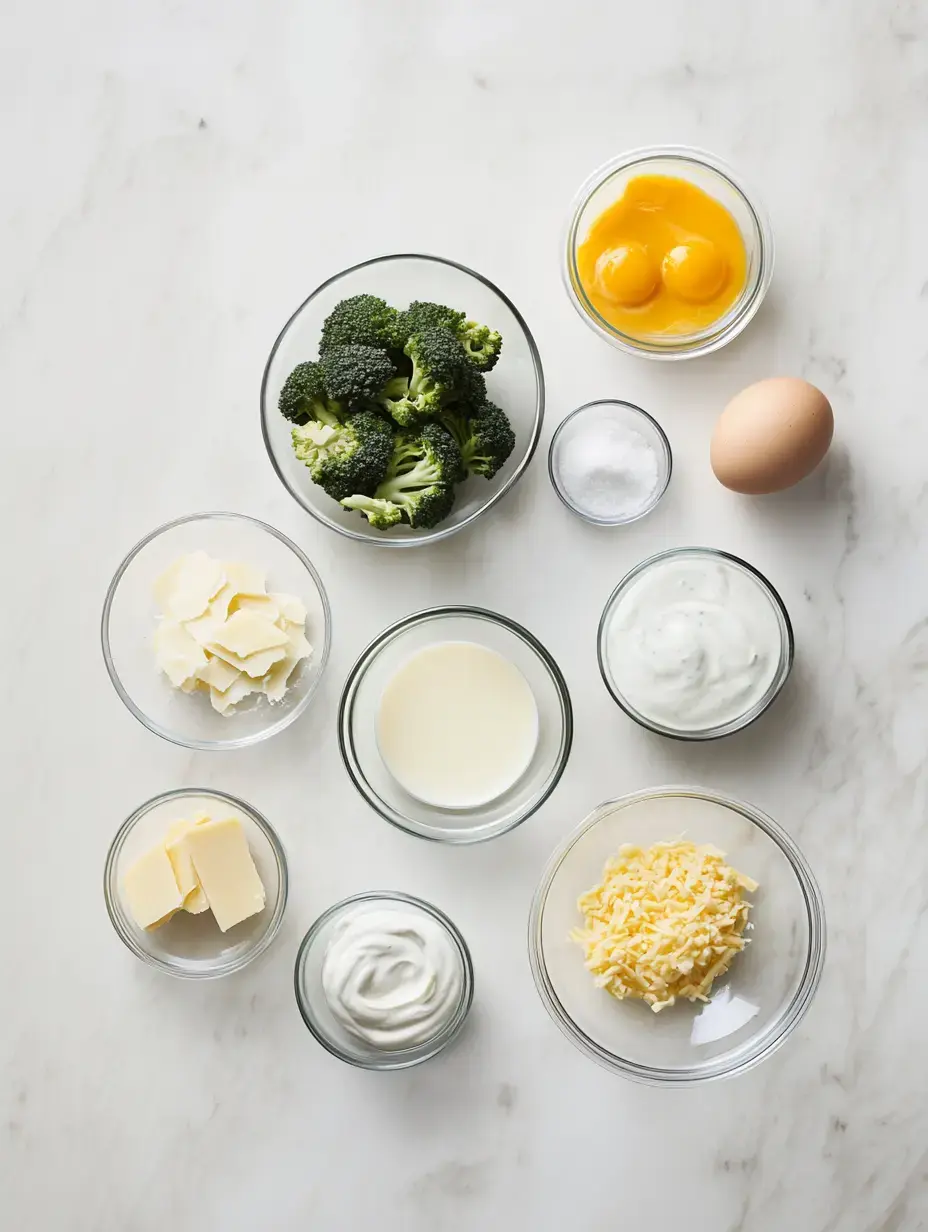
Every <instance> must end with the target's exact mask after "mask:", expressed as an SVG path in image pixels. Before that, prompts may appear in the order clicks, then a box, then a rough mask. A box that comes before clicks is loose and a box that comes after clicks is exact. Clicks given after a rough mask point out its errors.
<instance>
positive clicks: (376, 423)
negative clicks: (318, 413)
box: [291, 411, 393, 500]
mask: <svg viewBox="0 0 928 1232" xmlns="http://www.w3.org/2000/svg"><path fill="white" fill-rule="evenodd" d="M291 437H292V440H293V451H294V453H295V454H296V456H297V458H298V459H299V460H300V461H301V462H305V463H306V465H307V467H308V468H309V473H310V475H311V476H312V478H313V481H314V482H315V483H318V484H319V486H320V487H321V488H323V489H324V490H325V491H326V492H327V493H328V494H329V496H331V497H332V499H333V500H342V499H343V498H344V497H346V496H353V495H355V494H356V493H365V492H373V491H374V490H375V488H376V487H377V486H378V484H380V483H381V481H382V480H383V479H384V478H385V477H386V475H387V471H388V468H389V466H390V462H391V459H392V457H393V431H392V429H391V428H390V425H389V424H388V423H387V422H386V421H385V420H383V419H381V418H380V416H379V415H375V414H373V412H371V411H358V412H357V414H354V415H349V416H348V418H347V419H346V420H345V421H344V423H338V422H336V423H335V424H329V423H322V422H320V421H318V420H311V421H310V422H309V423H307V424H304V425H302V426H299V425H298V426H296V427H294V428H293V430H292V432H291Z"/></svg>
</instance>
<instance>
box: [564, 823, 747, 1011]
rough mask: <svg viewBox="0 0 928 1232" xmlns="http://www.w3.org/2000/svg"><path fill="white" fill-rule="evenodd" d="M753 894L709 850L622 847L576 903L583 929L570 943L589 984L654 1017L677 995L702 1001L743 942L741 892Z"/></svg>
mask: <svg viewBox="0 0 928 1232" xmlns="http://www.w3.org/2000/svg"><path fill="white" fill-rule="evenodd" d="M756 889H757V882H756V881H753V880H752V879H751V878H750V877H747V876H745V875H744V874H743V873H739V872H737V871H736V870H735V869H733V868H731V867H730V866H729V865H728V864H726V863H725V856H724V853H723V852H721V851H718V850H717V849H716V848H715V847H710V846H702V847H699V846H697V845H696V844H695V843H690V842H684V841H682V840H680V841H675V842H667V843H655V844H654V846H653V847H649V848H647V849H646V850H645V849H643V848H641V847H634V846H630V845H625V846H623V847H622V848H621V849H620V850H619V854H618V855H617V856H615V857H614V858H613V859H611V860H609V861H608V862H607V864H606V867H605V869H604V870H603V878H602V882H601V883H600V884H599V885H597V886H594V887H593V888H592V889H591V890H588V891H587V892H586V893H585V894H583V895H581V897H580V899H579V900H578V902H577V907H578V909H579V911H580V913H581V914H582V915H583V917H584V927H583V928H575V929H573V930H572V932H571V934H570V936H571V940H573V941H576V942H578V943H579V944H580V945H581V946H582V947H583V951H584V955H585V963H586V967H587V969H588V970H589V971H591V972H592V974H593V976H594V979H595V981H596V984H597V986H598V987H600V988H604V989H605V990H606V991H607V992H608V993H610V994H611V995H612V996H613V997H617V998H618V999H619V1000H620V1001H621V1000H624V999H625V998H626V997H635V998H638V999H640V1000H642V1001H645V1002H646V1003H647V1004H648V1005H649V1006H650V1007H651V1009H652V1010H653V1011H654V1012H655V1013H658V1012H659V1011H660V1010H662V1009H665V1008H666V1007H667V1006H669V1005H673V1004H674V1002H675V1001H676V1000H677V998H678V997H682V998H684V999H685V1000H687V1001H708V999H709V992H710V990H711V988H712V983H713V981H714V980H716V979H717V978H718V977H719V976H720V975H723V974H724V973H725V972H726V971H727V970H728V968H729V966H730V965H731V963H732V960H733V959H734V958H735V956H736V955H737V954H740V953H741V951H742V950H743V949H744V947H745V946H746V945H747V944H748V941H747V939H746V938H745V937H744V936H743V933H744V929H745V926H746V924H747V922H748V913H749V912H750V910H751V903H749V902H748V901H747V900H746V899H745V898H744V892H745V891H747V892H748V893H752V892H753V891H754V890H756Z"/></svg>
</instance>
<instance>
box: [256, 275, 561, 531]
mask: <svg viewBox="0 0 928 1232" xmlns="http://www.w3.org/2000/svg"><path fill="white" fill-rule="evenodd" d="M413 286H415V287H417V288H421V290H422V293H423V295H424V294H426V293H428V294H430V295H432V296H433V297H434V298H429V299H426V298H413V297H412V296H411V295H410V293H409V290H411V288H412V287H413ZM407 288H409V289H407ZM349 291H350V292H351V293H343V292H349ZM465 302H466V303H467V304H468V306H469V307H471V306H472V305H473V307H474V313H473V315H471V314H470V313H468V312H464V311H463V310H461V309H460V308H457V307H450V306H448V304H449V303H451V304H454V303H457V304H460V303H465ZM403 305H405V306H403ZM477 309H479V310H480V311H481V312H485V318H484V319H485V320H487V321H489V322H492V323H491V324H484V323H483V322H482V320H479V319H478V318H477ZM497 326H498V328H497ZM504 334H505V337H506V344H505V346H504V345H503V337H504ZM488 382H489V383H488ZM543 405H544V384H543V377H542V373H541V364H540V361H539V358H538V353H537V349H536V348H535V345H534V342H533V340H532V338H531V335H530V334H529V332H528V329H527V327H526V326H525V323H524V322H523V321H522V318H521V317H520V316H519V314H518V312H517V311H516V309H515V308H514V306H513V305H512V304H511V303H510V302H509V301H508V300H506V299H505V297H504V296H502V294H501V293H500V292H499V291H497V290H496V288H494V287H492V286H491V285H490V284H488V283H487V282H486V281H485V280H484V279H482V278H480V276H479V275H477V274H474V273H472V272H471V271H469V270H465V269H464V268H463V267H460V266H456V265H454V264H453V263H451V262H446V261H442V260H440V259H438V258H433V257H409V256H402V257H386V258H380V259H378V260H376V261H372V262H367V263H365V264H364V265H363V266H358V267H355V268H354V269H352V270H348V271H345V273H344V274H342V275H339V276H338V277H337V278H336V279H333V280H331V281H330V282H329V283H326V284H324V285H323V286H322V287H320V288H319V290H318V291H317V292H315V293H314V295H313V296H311V297H310V298H309V300H307V301H306V303H305V304H304V305H303V306H302V307H301V308H300V309H299V310H298V312H297V313H296V314H294V317H293V318H291V320H290V322H288V324H287V326H286V327H285V329H284V330H283V332H282V333H281V335H280V337H279V338H278V340H277V343H276V344H275V347H274V350H273V351H272V353H271V357H270V359H269V361H268V366H267V370H266V372H265V379H264V384H263V387H262V414H263V421H264V424H263V426H264V435H265V441H266V443H267V445H268V449H269V452H270V455H271V459H272V461H273V463H274V465H275V469H276V470H277V472H278V474H279V475H280V477H281V479H282V480H283V482H284V483H285V485H286V486H287V488H288V489H289V490H290V492H291V493H292V494H293V495H294V496H295V497H296V499H297V500H298V501H299V502H300V503H301V504H302V505H303V506H304V508H306V509H308V510H309V512H310V513H312V514H313V515H314V516H315V517H317V518H319V520H321V521H323V522H326V523H327V524H328V525H330V526H333V527H334V528H335V529H337V530H339V531H342V533H345V534H348V535H350V536H351V537H353V538H364V539H376V540H379V541H392V542H399V543H401V544H410V543H416V542H421V541H422V539H425V538H430V539H434V538H438V537H443V536H444V535H446V534H450V533H452V532H453V531H454V530H457V529H460V527H461V526H463V525H466V524H467V523H469V522H470V521H472V520H473V519H474V518H475V517H477V516H478V515H479V514H480V513H482V512H483V511H484V510H485V509H486V508H489V507H490V506H491V505H492V504H495V503H496V501H497V500H498V499H499V497H500V496H502V494H503V493H504V492H505V491H506V490H508V488H509V487H511V486H512V484H513V483H515V482H516V480H517V479H518V478H519V476H520V475H521V473H522V472H523V470H524V469H525V467H526V466H527V464H528V461H529V459H530V458H531V456H532V453H533V451H534V448H535V445H536V444H537V440H538V436H539V434H540V430H541V420H542V415H543ZM504 408H506V409H504ZM488 481H493V482H488Z"/></svg>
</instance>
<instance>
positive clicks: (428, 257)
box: [260, 252, 545, 548]
mask: <svg viewBox="0 0 928 1232" xmlns="http://www.w3.org/2000/svg"><path fill="white" fill-rule="evenodd" d="M388 261H431V262H434V263H435V264H436V265H445V266H448V267H449V268H451V269H455V270H457V271H458V272H459V273H462V274H467V275H468V276H469V277H471V278H474V279H476V281H477V282H480V283H482V284H483V285H484V286H485V287H486V288H487V289H488V290H489V291H491V292H492V293H493V294H494V295H495V296H496V297H497V298H498V299H500V300H501V301H502V302H503V303H504V304H505V305H506V307H507V308H508V309H509V311H510V312H511V313H512V315H513V316H514V317H515V319H516V321H517V322H518V324H519V327H520V329H521V330H522V333H523V336H524V338H525V341H526V344H527V345H528V349H529V354H530V356H531V360H532V369H533V371H534V373H535V389H536V393H535V415H534V422H533V424H532V431H531V438H530V440H529V443H528V448H527V449H526V451H525V454H524V455H523V457H522V459H521V460H520V462H519V464H518V466H517V467H516V469H515V470H514V471H513V473H512V474H511V475H510V476H509V478H508V479H507V480H506V482H505V483H504V484H502V485H501V486H500V487H499V488H498V489H497V490H496V491H495V492H491V493H490V494H489V496H488V498H487V500H486V502H485V503H484V504H481V505H480V506H479V508H477V509H475V510H474V512H473V513H471V514H468V516H467V517H466V518H464V519H463V520H462V521H460V522H458V523H456V524H455V525H454V526H442V525H441V524H439V525H438V526H437V527H435V528H434V529H433V530H431V531H429V532H428V533H426V534H424V535H420V536H419V537H417V538H415V539H395V538H391V537H390V536H389V535H382V536H380V537H379V538H374V537H373V536H372V535H365V534H362V533H361V532H360V531H355V530H352V529H351V527H350V526H342V525H341V524H340V523H338V522H335V521H334V520H331V519H329V518H327V517H326V516H325V514H323V513H320V512H319V510H317V509H314V508H312V507H311V506H310V505H309V504H307V502H306V501H304V500H303V498H302V496H301V495H300V493H299V492H298V491H297V489H296V488H295V487H294V486H293V485H291V483H290V481H289V479H288V478H287V476H286V475H285V474H284V473H283V470H282V468H281V467H280V466H279V465H278V462H277V458H276V456H275V453H274V448H273V446H272V444H271V437H270V431H269V428H268V421H269V419H270V416H271V414H272V408H270V406H269V405H268V398H267V388H268V382H269V379H270V372H271V364H272V363H273V362H274V358H275V356H276V355H277V352H278V350H279V349H280V345H281V343H282V342H283V340H284V336H285V335H286V334H287V332H288V331H289V329H290V326H291V325H292V324H293V323H294V321H295V320H296V319H297V317H299V316H300V314H301V313H302V312H303V310H304V309H305V308H306V307H308V305H309V304H310V303H311V302H312V301H313V300H314V299H315V298H316V297H317V296H318V295H321V294H322V292H323V291H325V290H327V289H328V288H329V287H330V286H332V285H333V284H334V283H336V282H338V281H340V280H341V279H342V278H345V277H346V276H347V275H349V274H354V273H356V272H357V271H358V270H362V269H366V268H367V267H368V266H372V265H382V264H384V263H386V262H388ZM260 403H261V436H262V439H263V440H264V448H265V450H266V452H267V456H268V458H269V460H270V463H271V466H272V467H273V468H274V473H275V474H276V475H277V478H278V479H279V480H280V482H281V483H282V484H283V486H284V487H285V488H286V490H287V491H288V492H289V493H290V495H291V496H292V497H293V499H294V500H295V501H296V503H297V504H298V505H299V506H300V508H301V509H303V510H304V511H305V512H306V513H308V514H309V515H310V517H312V518H314V519H315V520H316V521H317V522H319V523H321V525H323V526H327V527H328V528H329V529H330V530H334V531H336V532H337V533H338V534H340V535H344V536H345V538H346V539H354V540H356V541H357V542H359V543H369V544H372V545H373V546H375V547H387V548H416V547H421V546H422V544H426V543H438V542H440V541H441V540H442V539H448V538H450V537H451V536H452V535H455V534H457V532H458V531H460V530H463V529H464V528H465V527H466V526H470V525H471V524H472V523H473V522H475V521H476V520H477V518H479V517H480V516H481V515H482V514H484V513H486V512H487V511H488V510H490V509H492V508H493V506H494V505H496V504H497V502H499V501H500V500H502V498H503V497H504V496H505V495H506V493H507V492H509V491H510V490H511V489H512V488H513V487H514V486H515V485H516V483H517V482H518V481H519V480H520V479H521V478H522V476H523V475H524V474H525V472H526V470H527V469H528V466H529V463H530V462H531V460H532V458H533V457H534V456H535V450H536V449H537V448H538V442H539V440H540V439H541V430H542V426H543V424H544V417H545V377H544V370H543V368H542V364H541V354H540V352H539V350H538V345H537V343H536V342H535V337H534V335H533V334H532V331H531V330H530V329H529V327H528V323H527V322H526V320H525V318H524V317H523V316H522V313H521V312H520V311H519V309H518V308H517V307H516V306H515V304H514V303H513V302H512V300H511V299H510V298H509V296H508V295H506V294H505V292H504V291H501V290H500V289H499V287H498V286H497V285H496V284H495V283H494V282H492V281H491V280H490V279H489V278H487V277H485V276H484V275H483V274H480V273H478V272H477V271H476V270H474V269H471V268H470V267H469V266H467V265H463V264H461V263H460V262H459V261H453V260H451V258H450V257H439V256H436V255H435V254H434V253H428V252H389V253H382V254H381V255H380V256H377V257H368V258H367V260H365V261H358V262H356V263H355V264H354V265H348V266H346V267H345V268H344V269H342V270H339V271H338V272H337V273H335V274H332V275H331V276H330V277H328V278H326V279H325V281H324V282H321V283H319V285H318V286H317V287H316V288H315V289H314V290H313V291H312V292H311V293H310V294H309V295H308V296H307V297H306V299H304V300H303V302H302V303H301V304H300V305H299V307H297V308H296V309H295V310H294V311H293V312H292V313H291V314H290V316H289V317H288V318H287V321H286V322H285V324H284V326H283V328H282V329H281V330H280V332H279V333H278V335H277V337H276V339H275V340H274V345H273V346H272V347H271V351H270V354H269V355H268V357H267V360H266V362H265V365H264V375H263V376H262V378H261V397H260ZM274 409H275V410H276V408H274Z"/></svg>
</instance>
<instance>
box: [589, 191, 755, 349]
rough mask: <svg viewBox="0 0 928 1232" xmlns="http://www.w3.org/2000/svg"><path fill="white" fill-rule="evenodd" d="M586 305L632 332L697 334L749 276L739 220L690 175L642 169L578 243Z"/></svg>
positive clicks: (721, 313)
mask: <svg viewBox="0 0 928 1232" xmlns="http://www.w3.org/2000/svg"><path fill="white" fill-rule="evenodd" d="M577 272H578V275H579V278H580V283H581V286H582V288H583V291H584V293H585V295H586V297H587V300H588V301H589V304H590V305H591V306H592V308H593V309H594V310H595V312H597V313H598V314H599V315H600V316H601V317H602V318H603V319H604V320H605V321H607V322H608V323H609V324H610V325H612V326H613V327H615V328H616V329H618V330H621V331H622V333H626V334H628V335H630V336H631V337H647V336H649V335H650V336H653V335H664V336H670V337H674V336H678V335H685V334H693V333H698V332H700V331H701V330H703V329H707V328H709V327H710V326H711V325H713V324H714V323H715V322H716V321H718V320H719V319H720V318H721V317H723V316H724V315H725V313H726V312H728V310H729V309H730V308H731V306H732V305H733V304H734V303H735V301H736V300H737V299H738V296H739V295H740V294H741V292H742V290H743V288H744V284H745V281H746V278H747V252H746V249H745V245H744V238H743V236H742V234H741V230H740V228H739V227H738V224H737V222H736V221H735V219H734V218H733V217H732V215H731V213H730V212H729V211H728V210H727V209H726V208H725V206H724V205H722V204H721V202H719V201H717V200H716V199H715V198H714V197H712V196H710V195H709V194H708V193H707V192H705V191H704V190H703V189H701V188H699V187H697V185H695V184H693V183H691V182H690V181H689V180H684V179H680V178H678V177H675V176H667V175H640V176H636V177H635V178H634V179H632V180H629V182H628V183H627V184H626V185H625V190H624V192H623V193H622V196H621V197H620V198H619V199H618V200H617V201H614V202H613V203H612V204H611V205H609V206H607V207H606V209H605V210H603V212H602V213H601V214H600V215H599V217H598V218H596V219H595V220H594V221H593V223H592V225H591V226H590V229H589V232H588V234H587V236H586V238H585V239H584V240H583V242H582V243H581V244H580V245H579V247H578V249H577Z"/></svg>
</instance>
